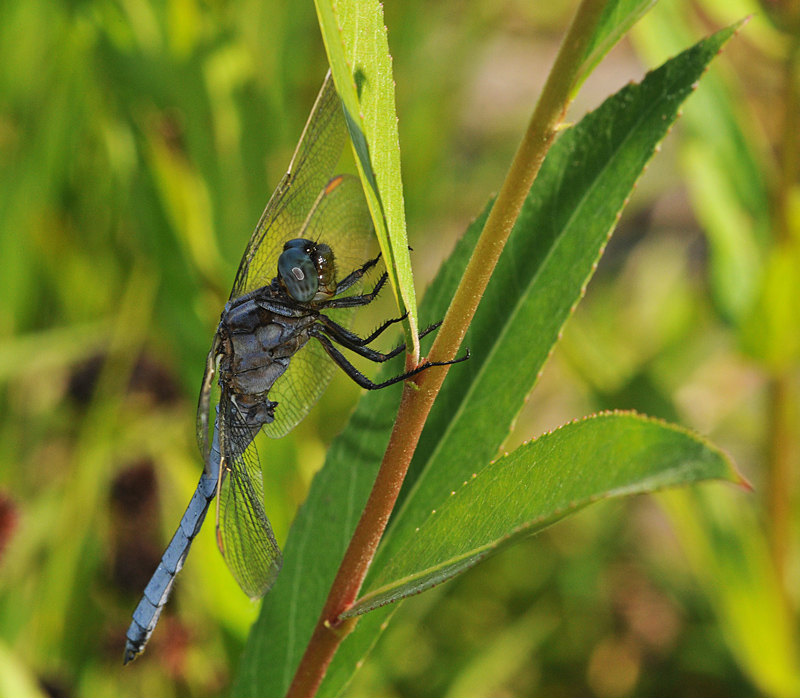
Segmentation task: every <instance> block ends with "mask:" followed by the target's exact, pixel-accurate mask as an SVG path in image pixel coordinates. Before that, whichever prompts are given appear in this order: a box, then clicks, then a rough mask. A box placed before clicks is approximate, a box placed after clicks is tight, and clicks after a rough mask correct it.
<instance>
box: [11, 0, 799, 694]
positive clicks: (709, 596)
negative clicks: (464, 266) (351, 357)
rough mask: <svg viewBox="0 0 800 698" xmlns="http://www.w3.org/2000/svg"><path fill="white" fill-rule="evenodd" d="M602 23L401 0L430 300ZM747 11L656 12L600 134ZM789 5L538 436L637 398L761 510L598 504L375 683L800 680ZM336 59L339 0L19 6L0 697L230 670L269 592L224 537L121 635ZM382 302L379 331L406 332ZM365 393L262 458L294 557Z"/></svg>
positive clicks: (442, 613)
mask: <svg viewBox="0 0 800 698" xmlns="http://www.w3.org/2000/svg"><path fill="white" fill-rule="evenodd" d="M774 4H775V5H776V7H777V10H775V12H776V13H779V11H780V6H779V5H780V4H779V3H774ZM573 8H574V3H573V2H566V3H535V2H524V1H523V0H507V1H505V2H463V1H459V0H443V1H439V2H424V1H423V0H407V1H406V2H403V3H387V4H386V6H385V8H384V10H385V13H386V24H387V26H388V28H389V45H390V48H391V51H392V54H393V57H394V69H395V80H396V83H397V111H398V115H399V117H400V140H401V148H402V155H403V175H404V182H405V197H406V209H407V218H408V226H409V239H410V243H411V245H412V247H413V248H414V252H413V255H412V261H413V263H414V265H415V275H416V281H417V284H418V286H419V288H418V293H422V292H423V291H424V288H425V285H426V283H427V282H428V280H429V279H430V278H431V277H432V275H433V274H434V273H435V271H436V269H437V267H438V265H439V263H440V261H441V260H442V259H443V258H444V257H445V256H446V255H447V253H448V251H449V250H450V249H451V248H452V245H453V243H454V240H455V239H456V237H457V236H458V235H460V233H461V232H462V231H463V230H464V228H465V227H466V225H467V223H468V222H469V220H470V219H471V217H472V216H474V215H477V213H478V212H479V211H480V210H481V208H482V207H483V206H484V204H485V202H486V201H487V199H488V197H489V195H490V193H491V192H493V191H496V190H497V188H499V186H500V184H501V182H502V178H503V176H504V173H505V169H506V167H507V166H508V163H509V162H510V159H511V156H512V155H513V152H514V149H515V147H516V144H517V142H518V139H519V138H520V135H521V132H522V129H523V128H524V125H525V123H526V121H527V118H528V116H529V114H530V112H531V109H532V107H533V104H534V102H535V98H536V95H537V93H538V91H539V89H540V88H541V86H542V84H543V82H544V80H545V78H546V75H547V70H548V68H549V64H550V61H551V60H552V58H553V56H554V55H555V51H556V48H557V46H558V42H559V39H560V36H561V35H562V33H563V31H564V27H565V25H566V22H567V21H568V20H569V17H570V15H571V12H572V10H573ZM753 11H758V8H757V7H755V6H754V5H751V4H749V3H748V2H747V1H746V0H737V2H735V3H734V2H721V1H720V2H715V1H714V0H706V1H705V2H701V3H695V4H690V3H684V2H677V1H673V0H662V3H661V5H659V6H658V8H657V9H656V11H654V12H653V13H651V15H649V16H648V17H646V18H645V20H643V22H642V23H641V24H640V26H638V27H637V28H636V29H635V30H634V32H633V34H632V36H631V37H629V38H628V39H626V40H624V41H623V42H622V43H621V44H620V45H619V46H618V47H617V48H616V49H614V51H612V53H611V54H610V55H609V56H608V58H607V59H606V60H605V61H604V62H603V63H602V64H601V65H600V67H599V68H598V69H597V71H596V72H595V74H594V75H592V76H591V78H590V79H589V81H588V82H587V83H586V85H585V86H584V88H583V91H582V92H581V94H580V95H579V97H578V99H577V101H576V103H575V105H574V107H573V109H572V112H571V117H572V118H573V119H574V120H577V119H579V118H580V116H581V115H582V114H583V113H584V112H585V111H586V110H587V109H591V108H593V107H594V106H597V105H598V104H599V103H600V102H602V100H603V99H605V97H606V96H608V95H609V94H611V93H612V92H614V91H616V90H617V89H619V88H620V87H622V86H623V85H624V84H625V83H626V82H628V81H629V80H631V79H640V78H641V77H642V75H643V74H644V72H645V71H646V70H647V69H648V68H649V67H653V66H655V65H657V64H658V63H659V62H661V61H662V60H664V59H665V58H666V57H667V56H669V55H671V54H674V53H677V52H678V51H679V50H681V49H682V48H684V47H686V46H688V45H690V44H691V43H693V42H694V41H696V40H697V39H699V38H700V37H701V36H703V35H705V34H707V33H710V31H712V30H713V29H715V28H717V27H719V26H721V25H723V24H726V23H730V22H733V21H735V20H737V19H740V18H741V17H742V16H744V15H745V14H748V13H749V12H753ZM787 16H788V17H789V20H786V21H784V22H783V24H781V23H780V21H779V22H778V24H779V26H781V27H782V28H783V29H784V30H786V31H784V32H783V33H782V32H781V31H778V30H776V29H775V27H774V26H773V25H771V24H770V23H769V22H768V20H767V18H766V17H764V16H763V15H761V16H759V17H757V18H756V19H755V20H754V21H753V22H751V24H750V25H749V26H748V27H747V28H746V29H745V30H744V32H743V33H742V35H741V36H740V37H739V38H738V39H736V40H735V41H733V42H732V43H731V45H730V47H729V48H728V49H726V53H725V56H724V57H723V58H722V59H721V60H720V61H719V62H720V63H721V65H719V66H717V67H716V68H714V69H713V70H712V71H711V73H709V75H707V76H706V78H705V79H704V82H703V83H702V84H701V87H700V90H699V92H698V94H697V95H696V96H695V97H694V98H693V99H692V100H690V104H689V106H687V109H686V114H685V116H684V118H683V119H682V120H681V121H680V122H679V124H678V127H677V128H676V129H675V131H676V132H675V133H673V134H672V135H671V137H670V138H669V139H667V141H666V142H665V144H664V147H663V152H662V153H661V154H660V155H659V157H657V158H656V159H655V160H654V162H653V163H652V165H651V167H650V169H649V170H648V172H647V173H646V175H645V177H644V178H643V179H642V181H641V182H640V186H639V189H638V191H637V192H636V194H635V196H634V197H633V199H632V201H631V205H630V207H629V209H628V211H627V212H626V214H625V216H624V217H623V219H622V221H621V223H620V226H619V229H618V230H617V232H616V233H615V235H614V237H613V238H612V240H611V242H610V244H609V247H608V249H607V251H606V254H605V257H604V258H603V260H602V263H601V265H600V268H599V269H598V272H597V275H596V277H595V279H594V280H593V282H592V283H591V284H590V286H589V289H588V293H587V298H586V299H585V301H584V302H583V303H582V304H581V306H580V307H579V309H578V311H577V313H576V315H575V317H573V318H572V320H571V321H570V323H569V324H568V326H567V329H566V331H565V335H564V339H563V341H562V343H561V344H560V345H559V347H558V349H557V351H556V353H555V354H554V356H553V357H552V359H551V361H550V363H549V365H548V367H547V369H546V371H545V373H544V375H543V376H542V380H541V382H540V385H539V387H538V388H537V390H536V391H535V392H534V393H533V395H532V398H531V400H530V402H529V404H528V406H527V407H526V409H525V411H524V412H523V414H522V415H521V416H520V420H519V422H518V425H517V429H516V431H515V433H514V434H512V436H511V437H510V440H509V445H514V444H515V443H517V442H519V441H523V440H528V439H530V438H532V437H534V436H536V435H538V434H540V433H541V432H542V431H545V430H547V429H551V428H554V427H556V426H558V425H559V424H561V423H564V422H566V421H568V420H570V419H573V418H575V417H578V416H581V415H584V414H588V413H591V412H594V411H597V410H600V409H611V408H635V409H638V410H640V411H643V412H647V413H649V414H652V415H655V416H660V417H664V418H666V419H669V420H671V421H676V422H679V423H682V424H685V425H687V426H690V427H692V428H694V429H696V430H698V431H700V432H701V433H703V434H704V435H707V436H708V437H710V438H711V439H712V440H713V441H714V442H715V443H717V444H718V445H720V446H722V447H723V448H724V449H726V450H727V451H728V452H729V453H731V455H733V457H734V458H735V460H736V461H737V462H738V464H739V466H740V467H741V469H742V471H743V472H744V473H745V475H746V476H747V477H748V478H749V479H750V480H751V481H752V482H753V484H754V486H755V493H741V492H736V491H733V490H732V488H727V489H726V488H723V487H720V486H710V487H706V488H703V491H702V492H700V493H699V494H698V495H697V496H695V497H691V498H690V497H684V498H683V499H677V498H672V499H670V498H662V499H661V500H659V501H660V503H659V502H656V500H654V499H653V498H636V499H632V500H630V501H624V502H616V503H606V504H602V505H598V506H597V507H594V508H591V509H589V510H587V511H586V512H584V513H582V514H580V515H579V516H576V517H574V518H572V519H570V520H568V521H566V522H564V523H562V524H560V525H559V526H557V527H555V528H553V529H552V530H550V531H548V532H546V533H545V534H543V535H541V536H539V537H537V538H535V539H530V540H528V541H527V542H525V543H523V544H521V545H518V546H516V547H514V548H512V549H510V550H508V551H506V552H504V553H502V554H500V555H498V556H496V557H494V558H492V559H490V560H489V561H487V562H485V563H484V564H482V565H481V566H479V567H478V568H477V569H475V570H474V571H473V572H471V573H469V574H466V575H464V576H463V577H461V578H459V579H458V580H456V581H454V582H452V583H449V584H446V585H443V586H442V587H439V588H437V589H435V590H433V591H431V592H429V593H426V594H424V595H422V596H420V597H418V598H415V599H412V600H411V601H409V602H406V603H405V604H404V605H403V607H402V609H401V611H400V612H399V613H398V614H397V615H396V617H395V621H394V623H393V625H392V626H390V629H389V631H387V633H386V634H385V635H384V637H383V638H382V639H381V641H380V643H379V645H378V647H377V648H376V651H375V652H374V654H373V656H372V658H371V659H370V661H369V662H368V663H367V664H366V665H365V667H364V668H363V670H362V671H361V673H360V674H359V675H358V677H357V679H356V682H355V684H354V686H353V687H352V689H351V693H352V695H355V696H387V697H388V696H408V697H409V698H410V697H411V696H421V697H427V696H431V697H433V696H452V697H453V698H455V697H457V696H475V697H477V696H487V697H489V696H492V697H503V696H529V695H541V696H553V697H561V696H564V697H566V696H598V697H600V698H624V697H625V696H635V695H641V696H668V695H669V696H674V695H681V696H754V695H775V696H789V695H798V692H797V687H798V685H800V684H798V681H800V679H798V673H797V671H796V656H795V655H794V651H795V647H794V623H795V609H796V607H797V603H798V600H799V599H798V593H797V592H798V583H797V581H798V576H799V572H800V568H799V567H798V559H800V558H798V555H797V519H798V516H797V511H798V507H797V506H796V504H797V501H796V497H795V494H794V484H795V483H794V477H795V476H794V470H796V467H795V466H796V465H797V463H798V450H797V440H798V432H800V417H798V415H799V414H800V410H798V400H797V396H798V392H800V390H799V388H800V386H799V385H798V383H799V380H798V370H797V367H798V352H800V348H799V347H800V338H799V337H798V335H799V334H800V329H799V328H800V318H798V309H797V307H798V301H797V299H798V298H800V288H799V287H798V285H799V284H800V281H798V278H800V261H798V260H800V254H798V246H799V245H798V237H800V235H798V229H799V228H800V203H798V202H800V195H799V194H798V187H797V169H798V167H797V149H798V145H797V142H796V141H797V137H796V136H795V138H794V142H792V132H793V130H795V131H796V127H797V125H798V124H800V106H798V104H800V98H797V94H798V93H800V87H798V85H797V83H798V82H800V80H798V78H797V74H798V72H800V69H798V65H797V64H798V61H797V58H796V56H797V54H798V39H797V36H798V35H800V31H798V27H797V25H796V24H795V25H794V26H793V25H792V24H791V21H790V20H791V16H789V15H787ZM779 20H780V17H779ZM791 31H795V38H792V34H791ZM792 51H794V52H795V53H794V55H795V62H794V63H792V62H791V60H790V58H788V57H790V56H791V55H792ZM325 70H326V58H325V53H324V50H323V47H322V42H321V38H320V35H319V30H318V28H317V25H316V15H315V11H314V7H313V3H312V2H311V1H310V0H308V1H307V2H277V1H276V0H229V1H223V0H206V1H201V0H71V1H67V0H62V1H61V2H57V1H56V0H3V3H2V5H0V289H1V290H2V291H1V295H0V301H1V302H0V454H2V456H1V457H0V460H1V462H2V465H1V466H0V696H6V695H7V696H9V697H13V698H16V697H17V696H20V697H25V696H43V695H52V696H59V697H60V696H109V695H115V696H118V697H119V698H122V697H124V696H139V695H143V696H144V695H146V696H173V695H174V696H183V695H187V696H214V695H219V694H221V693H223V692H224V691H225V688H226V687H227V685H228V684H229V681H230V678H231V676H232V674H233V673H234V672H235V670H236V663H237V659H238V657H239V654H240V652H241V648H242V645H243V642H244V639H245V638H246V633H247V629H248V627H249V624H250V623H251V622H252V620H253V619H254V618H255V616H256V614H257V611H258V608H257V606H254V605H253V604H251V603H250V602H249V600H247V599H246V598H245V597H244V595H243V594H242V592H241V591H240V590H239V588H238V587H237V585H236V583H235V582H234V581H233V579H232V578H231V577H230V575H229V573H228V572H227V570H226V568H225V565H224V562H223V561H222V559H221V557H220V556H219V554H218V552H217V550H216V546H215V543H214V540H213V526H211V525H207V526H206V527H205V529H204V530H203V532H202V533H201V535H200V537H199V538H198V540H197V542H196V543H195V545H194V547H193V550H192V553H191V555H190V557H189V559H188V564H187V567H186V568H185V569H184V571H183V572H182V573H181V576H180V577H179V580H178V583H177V585H176V588H175V592H174V594H173V596H172V598H171V600H170V603H169V605H168V607H167V610H166V612H165V614H164V617H163V619H162V621H161V624H160V625H159V628H158V630H157V631H156V633H155V635H154V637H153V640H152V642H151V643H150V645H149V647H148V650H147V652H146V653H145V655H144V656H143V657H142V658H141V659H140V660H138V661H137V662H135V663H134V664H133V665H131V666H129V667H126V668H125V669H123V668H122V665H121V659H122V649H123V646H124V634H125V631H126V629H127V627H128V624H129V622H130V614H131V613H132V611H133V608H134V606H135V604H136V603H137V601H138V598H139V596H140V594H141V592H142V590H143V588H144V586H145V584H146V582H147V580H148V579H149V576H150V574H151V573H152V571H153V569H154V568H155V566H156V565H157V562H158V559H159V558H160V555H161V553H162V551H163V548H164V546H165V545H166V543H167V541H168V539H169V537H170V536H171V535H172V533H173V531H174V529H175V526H176V525H177V522H178V520H179V518H180V516H181V514H182V512H183V510H184V508H185V506H186V503H187V502H188V500H189V497H190V496H191V492H192V491H193V489H194V487H195V485H196V481H197V478H198V476H199V473H200V470H201V463H200V458H199V456H198V451H197V447H196V445H195V441H194V411H195V405H196V399H197V392H198V390H199V384H200V379H201V377H202V372H203V368H204V360H205V355H206V352H207V351H208V348H209V345H210V342H211V337H212V333H213V331H214V328H215V326H216V323H217V321H218V318H219V313H220V312H221V309H222V306H223V305H224V302H225V300H226V299H227V295H228V292H229V290H230V285H231V283H232V280H233V275H234V273H235V270H236V266H237V265H238V262H239V258H240V255H241V253H242V251H243V249H244V246H245V244H246V242H247V240H248V238H249V236H250V233H251V231H252V229H253V227H254V225H255V223H256V221H257V220H258V218H259V216H260V214H261V211H262V210H263V207H264V205H265V204H266V202H267V200H268V199H269V196H270V194H271V193H272V190H273V188H274V187H275V185H276V184H277V182H278V180H279V178H280V176H281V175H282V174H283V172H284V171H285V169H286V167H287V165H288V162H289V159H290V157H291V154H292V151H293V148H294V145H295V143H296V141H297V138H298V137H299V134H300V131H301V129H302V126H303V123H304V121H305V118H306V117H307V115H308V112H309V110H310V108H311V105H312V103H313V100H314V97H315V95H316V92H317V90H318V88H319V85H320V84H321V81H322V78H323V76H324V73H325ZM793 71H794V72H793ZM791 76H794V77H793V78H792V77H791ZM792 79H793V80H794V81H795V86H794V88H791V84H792V83H791V80H792ZM792 89H794V92H793V91H792ZM792 95H794V97H792ZM792 99H795V102H792ZM793 110H794V111H793ZM787 115H788V116H787ZM787 120H788V121H787ZM787 124H788V125H787ZM793 149H794V150H793ZM787 153H788V155H787ZM792 153H794V155H792ZM793 157H794V160H792V158H793ZM787 160H788V165H787ZM385 295H386V296H387V297H386V298H384V299H383V301H382V304H381V305H379V306H378V307H376V308H372V306H370V308H368V309H366V310H365V311H364V312H362V313H361V314H360V316H359V318H358V320H357V327H358V328H360V329H365V328H366V329H369V328H372V327H374V326H375V325H377V324H378V322H379V321H380V319H381V318H384V317H386V316H388V315H391V314H392V313H393V312H394V310H393V308H392V304H391V302H390V299H389V298H388V296H389V295H390V294H385ZM358 394H359V390H358V388H357V387H356V386H354V385H353V384H351V383H350V382H349V381H348V380H347V379H346V378H345V377H344V376H337V377H336V378H335V379H334V382H333V383H332V386H331V387H330V388H329V390H328V391H327V392H326V394H325V395H324V397H323V399H322V400H321V403H320V405H319V406H318V407H317V408H315V409H314V410H313V411H312V413H311V414H310V415H309V417H308V418H307V419H306V420H305V421H304V422H302V423H301V424H300V425H299V426H298V427H297V429H295V431H294V432H293V433H292V434H291V435H289V436H288V437H286V438H284V439H281V440H279V441H268V440H267V439H263V440H260V441H259V448H260V454H261V459H262V464H263V467H264V479H265V489H266V491H267V494H266V497H267V511H268V513H269V516H270V518H271V520H272V523H273V526H274V528H275V532H276V535H277V538H278V541H279V542H283V540H284V539H285V536H286V532H287V530H288V527H289V525H290V523H291V519H292V517H293V515H294V512H295V510H296V508H297V507H298V506H299V504H300V503H301V502H302V501H303V498H304V494H305V492H306V489H307V487H308V484H309V481H310V478H311V477H312V476H313V473H314V472H315V470H316V469H317V468H318V467H319V466H320V465H321V463H322V460H323V458H324V454H325V448H326V444H327V443H328V442H329V441H330V439H331V438H332V437H333V436H334V435H335V434H336V433H337V432H338V430H339V429H340V428H341V427H342V425H343V424H344V422H345V420H346V419H347V415H348V413H349V411H350V409H351V408H352V406H353V404H354V403H355V400H356V399H357V398H358ZM698 521H700V522H702V525H700V526H699V527H698V525H697V522H698Z"/></svg>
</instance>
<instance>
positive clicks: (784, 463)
mask: <svg viewBox="0 0 800 698" xmlns="http://www.w3.org/2000/svg"><path fill="white" fill-rule="evenodd" d="M783 101H784V115H783V134H782V136H783V137H782V139H781V149H780V178H779V181H778V191H777V195H776V197H775V198H776V203H777V206H776V209H777V210H776V212H775V220H774V227H775V246H776V247H777V248H779V252H780V249H781V248H791V247H792V246H794V245H798V242H797V241H796V240H793V237H794V234H793V232H792V226H793V221H792V215H793V213H792V210H791V208H792V207H791V195H792V192H793V191H794V189H795V187H796V186H797V183H798V179H800V136H798V133H797V124H798V120H799V119H800V39H798V38H795V39H794V41H793V42H792V45H791V46H790V48H789V54H788V56H787V58H786V63H785V66H784V100H783ZM787 291H788V292H790V293H791V292H792V291H791V290H790V289H787ZM790 302H791V301H790ZM793 393H794V391H793V385H792V380H791V373H790V371H789V370H787V369H786V368H784V367H777V368H774V369H773V372H772V378H771V380H770V384H769V408H770V414H769V453H768V458H769V471H768V474H767V477H768V487H767V497H768V502H767V509H768V512H769V526H770V544H771V548H772V559H773V563H774V565H775V570H776V572H777V574H778V579H779V580H780V582H781V585H782V589H783V591H784V601H785V603H786V608H787V611H788V610H789V609H790V608H791V604H790V602H789V596H790V595H789V592H788V589H787V574H786V572H787V567H788V558H789V554H790V551H791V547H792V546H791V516H792V498H793V497H792V489H793V488H792V460H793V458H794V457H795V456H796V453H797V444H796V443H795V440H794V438H793V430H792V417H791V415H792V409H793V405H794V404H796V396H794V395H793Z"/></svg>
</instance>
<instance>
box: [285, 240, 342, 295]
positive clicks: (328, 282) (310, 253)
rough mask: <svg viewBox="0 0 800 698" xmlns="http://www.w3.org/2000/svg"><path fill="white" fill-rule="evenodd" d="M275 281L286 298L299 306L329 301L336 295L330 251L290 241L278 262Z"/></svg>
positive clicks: (323, 246) (315, 244) (318, 245)
mask: <svg viewBox="0 0 800 698" xmlns="http://www.w3.org/2000/svg"><path fill="white" fill-rule="evenodd" d="M278 281H279V283H280V285H281V287H282V288H283V289H284V290H285V291H286V293H288V294H289V296H291V297H292V298H293V299H294V300H296V301H299V302H301V303H308V302H310V301H315V300H323V299H324V298H329V297H331V296H332V295H333V294H334V292H335V291H336V263H335V261H334V256H333V250H332V249H331V248H330V247H329V246H328V245H326V244H325V243H321V242H314V241H313V240H305V239H303V238H295V239H294V240H289V241H288V242H287V243H286V244H284V246H283V252H282V253H281V256H280V257H279V258H278Z"/></svg>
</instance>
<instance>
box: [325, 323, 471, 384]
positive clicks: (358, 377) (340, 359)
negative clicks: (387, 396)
mask: <svg viewBox="0 0 800 698" xmlns="http://www.w3.org/2000/svg"><path fill="white" fill-rule="evenodd" d="M314 336H315V337H316V338H317V339H318V340H319V342H320V344H322V347H323V349H325V351H326V352H328V356H330V357H331V359H333V361H334V362H335V363H336V365H337V366H339V368H341V369H342V370H343V371H344V372H345V373H346V374H347V375H348V376H349V377H350V378H351V379H352V380H353V381H355V382H356V383H357V384H358V385H360V386H361V387H362V388H365V389H366V390H380V389H381V388H386V387H388V386H390V385H394V384H395V383H400V382H401V381H404V380H406V379H407V378H411V377H412V376H416V375H417V374H418V373H422V372H423V371H426V370H427V369H429V368H433V367H434V366H450V365H452V364H457V363H460V362H462V361H466V360H467V359H468V358H469V349H467V351H466V354H465V355H464V356H461V357H459V358H457V359H453V360H451V361H427V362H424V363H422V364H420V365H419V366H417V367H416V368H414V369H412V370H410V371H406V372H405V373H402V374H400V375H399V376H394V378H389V379H388V380H385V381H383V382H382V383H374V382H372V381H371V380H370V379H369V378H367V377H366V376H365V375H364V374H363V373H361V371H359V370H358V369H357V368H356V367H355V366H353V364H351V363H350V362H349V361H348V360H347V359H346V358H345V356H344V355H343V354H342V352H340V351H339V350H338V349H337V348H336V347H335V346H334V345H333V342H332V341H331V340H330V338H329V337H327V336H326V335H324V334H322V333H321V332H318V333H314ZM376 353H378V352H376Z"/></svg>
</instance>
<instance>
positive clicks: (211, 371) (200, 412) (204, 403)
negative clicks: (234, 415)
mask: <svg viewBox="0 0 800 698" xmlns="http://www.w3.org/2000/svg"><path fill="white" fill-rule="evenodd" d="M217 343H218V336H217V335H215V336H214V344H213V346H212V347H211V351H209V352H208V356H207V357H206V370H205V372H204V373H203V382H202V384H201V385H200V398H199V400H198V403H197V420H196V423H195V426H196V431H197V445H198V446H199V447H200V453H201V454H202V456H203V464H204V465H206V469H205V470H206V472H209V471H208V467H207V464H208V454H209V448H208V443H209V441H208V437H209V429H210V427H211V424H214V429H216V422H212V420H211V419H209V416H210V414H211V412H212V410H213V408H214V407H215V406H216V403H217V401H218V398H219V395H218V394H217V395H215V393H218V392H219V391H218V390H217V391H215V390H214V387H215V383H216V382H215V381H214V376H216V373H217V371H216V364H215V361H216V359H215V355H216V352H217ZM215 398H216V399H215Z"/></svg>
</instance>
